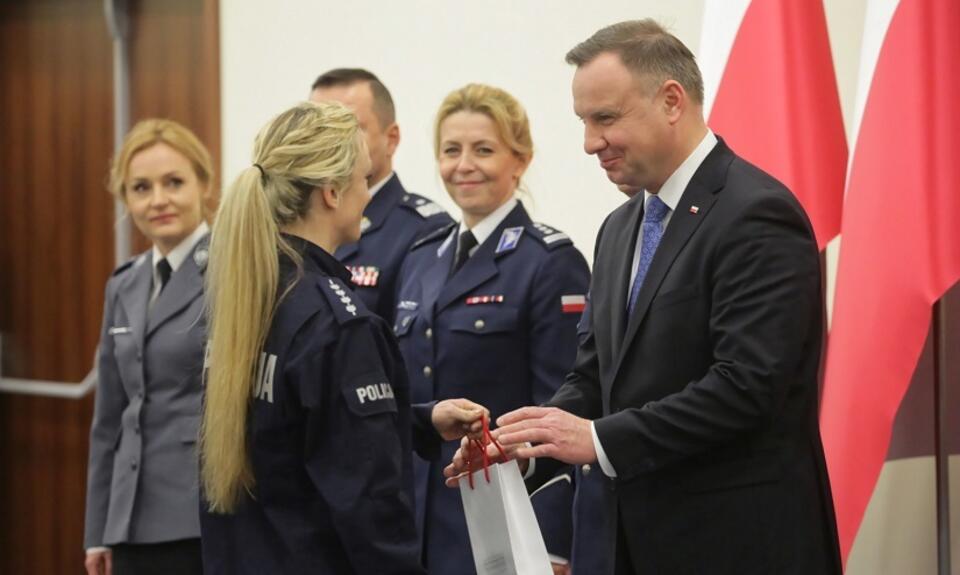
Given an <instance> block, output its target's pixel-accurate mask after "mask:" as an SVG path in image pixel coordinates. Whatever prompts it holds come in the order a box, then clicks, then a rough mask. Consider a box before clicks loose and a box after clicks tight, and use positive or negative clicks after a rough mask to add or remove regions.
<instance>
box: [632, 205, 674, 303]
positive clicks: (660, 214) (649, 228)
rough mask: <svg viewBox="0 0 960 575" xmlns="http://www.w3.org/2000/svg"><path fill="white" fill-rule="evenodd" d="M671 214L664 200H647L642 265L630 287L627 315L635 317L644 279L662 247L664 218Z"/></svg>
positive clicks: (644, 213)
mask: <svg viewBox="0 0 960 575" xmlns="http://www.w3.org/2000/svg"><path fill="white" fill-rule="evenodd" d="M669 213H670V206H668V205H667V204H665V203H663V200H661V199H660V198H658V197H657V196H650V197H649V198H647V203H646V205H645V206H644V208H643V223H641V224H640V233H642V234H643V243H642V244H641V246H640V263H638V264H637V275H636V276H635V277H634V278H633V286H631V287H630V299H629V300H628V301H629V303H628V304H627V315H628V317H629V316H630V315H633V308H634V306H635V305H637V295H639V293H640V286H642V285H643V278H645V277H646V276H647V270H649V269H650V262H652V261H653V254H655V253H657V246H659V245H660V238H662V237H663V218H665V217H666V216H667V214H669Z"/></svg>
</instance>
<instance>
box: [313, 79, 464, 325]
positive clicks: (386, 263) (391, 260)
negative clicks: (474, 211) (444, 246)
mask: <svg viewBox="0 0 960 575" xmlns="http://www.w3.org/2000/svg"><path fill="white" fill-rule="evenodd" d="M310 100H311V101H314V102H324V101H335V102H340V103H342V104H344V105H346V106H347V107H349V108H350V109H351V110H353V112H354V113H355V114H356V115H357V120H358V122H359V123H360V128H362V129H363V132H364V136H365V137H366V140H367V149H368V150H369V151H370V162H371V164H372V166H371V169H370V175H369V177H368V178H367V183H368V184H369V186H370V195H371V196H372V198H371V200H370V203H369V204H367V207H366V209H364V211H363V220H362V221H361V224H360V227H361V236H360V241H359V242H355V243H352V244H346V245H343V246H340V248H339V249H337V253H335V254H334V255H335V256H336V258H337V259H338V260H340V262H341V263H343V264H344V265H345V266H347V267H348V268H349V269H350V272H351V276H352V282H353V289H354V291H356V292H357V294H358V295H359V296H360V298H361V299H362V300H363V303H364V304H366V306H367V308H369V309H370V310H372V311H373V312H375V313H376V314H377V315H379V316H380V317H383V318H384V319H386V320H387V321H388V322H391V321H393V316H394V313H395V312H396V310H395V309H394V307H395V302H394V293H395V292H396V281H397V274H399V273H400V264H401V263H403V259H404V257H405V256H406V254H407V251H409V249H410V246H411V245H413V243H414V241H416V240H417V239H419V238H421V237H423V236H425V235H427V234H429V233H430V232H432V231H434V230H436V229H437V228H439V227H442V226H445V225H447V224H450V223H452V222H453V220H452V219H450V216H448V215H447V212H445V211H444V210H443V208H442V207H440V206H439V205H438V204H435V203H434V202H432V201H430V200H429V199H427V198H425V197H423V196H420V195H417V194H414V193H411V192H408V191H407V190H405V189H404V187H403V184H401V183H400V178H399V177H398V176H397V174H396V173H395V172H394V171H393V153H394V152H395V151H396V149H397V145H398V144H399V143H400V128H399V126H398V125H397V122H396V114H395V111H394V106H393V98H392V97H391V96H390V91H389V90H387V88H386V86H384V85H383V83H382V82H381V81H380V80H379V78H377V77H376V76H375V75H374V74H372V73H371V72H369V71H367V70H364V69H361V68H337V69H334V70H329V71H327V72H324V73H323V74H321V75H320V76H319V77H318V78H317V80H316V81H315V82H314V83H313V88H312V91H311V92H310Z"/></svg>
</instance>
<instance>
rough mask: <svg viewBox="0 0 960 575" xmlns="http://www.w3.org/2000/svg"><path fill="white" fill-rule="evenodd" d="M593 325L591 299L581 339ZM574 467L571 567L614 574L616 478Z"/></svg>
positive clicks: (581, 574) (585, 574) (588, 574)
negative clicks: (614, 483)
mask: <svg viewBox="0 0 960 575" xmlns="http://www.w3.org/2000/svg"><path fill="white" fill-rule="evenodd" d="M588 299H589V298H588ZM589 326H590V303H589V301H588V302H587V307H586V309H585V310H584V311H583V316H582V317H581V318H580V325H579V326H577V336H578V338H579V340H580V341H581V342H583V341H584V340H585V339H586V338H587V336H588V335H589V331H590V330H589ZM574 468H575V472H574V481H573V483H574V485H575V494H574V497H573V540H572V543H571V547H570V568H571V570H572V572H573V575H613V572H614V559H615V557H616V541H617V531H616V529H617V525H616V521H617V513H616V498H615V493H614V485H613V480H612V479H610V478H609V477H607V476H606V475H604V473H603V470H602V469H601V468H600V464H599V463H593V464H586V465H579V466H574Z"/></svg>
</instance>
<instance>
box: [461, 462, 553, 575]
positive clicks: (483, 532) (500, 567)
mask: <svg viewBox="0 0 960 575" xmlns="http://www.w3.org/2000/svg"><path fill="white" fill-rule="evenodd" d="M486 471H487V472H489V478H490V480H489V482H488V481H487V476H486V474H485V470H484V469H480V470H478V471H475V472H473V474H472V477H473V488H472V489H471V487H470V481H469V480H468V478H467V477H463V478H461V479H460V497H461V498H462V499H463V511H464V513H465V514H466V516H467V531H468V532H469V533H470V547H471V549H473V562H474V564H475V565H476V568H477V575H552V574H553V569H552V568H551V567H550V558H549V557H548V556H547V546H546V545H545V544H544V542H543V536H542V535H541V534H540V525H539V524H538V523H537V517H536V515H534V513H533V506H532V505H531V504H530V497H529V496H528V495H527V488H526V486H524V484H523V477H521V476H520V468H519V467H518V466H517V462H516V461H515V460H511V461H508V462H506V463H497V464H493V465H491V466H489V467H488V468H487V469H486Z"/></svg>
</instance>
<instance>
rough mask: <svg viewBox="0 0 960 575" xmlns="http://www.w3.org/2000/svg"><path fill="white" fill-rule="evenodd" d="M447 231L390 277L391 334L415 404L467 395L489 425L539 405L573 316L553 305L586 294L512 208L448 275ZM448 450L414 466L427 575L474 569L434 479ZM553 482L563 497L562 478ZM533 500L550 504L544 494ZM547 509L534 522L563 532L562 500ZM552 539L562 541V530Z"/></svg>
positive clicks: (557, 374) (545, 233)
mask: <svg viewBox="0 0 960 575" xmlns="http://www.w3.org/2000/svg"><path fill="white" fill-rule="evenodd" d="M454 230H456V226H455V225H451V226H448V227H447V228H444V229H441V230H438V231H437V232H435V233H434V234H432V235H431V236H428V237H426V238H424V239H423V240H421V241H420V242H418V243H417V244H415V246H414V248H413V249H412V251H411V252H410V255H409V256H407V261H406V262H405V263H404V266H403V270H402V272H401V277H400V288H399V291H398V296H397V313H396V317H395V321H394V331H395V333H396V334H397V336H398V339H399V341H400V348H401V350H402V351H403V357H404V360H405V362H406V364H407V370H408V373H409V374H410V381H411V386H412V389H413V398H414V401H415V402H422V401H430V400H442V399H448V398H455V397H467V398H469V399H472V400H474V401H476V402H478V403H481V404H482V405H484V406H486V407H487V408H489V409H490V413H491V417H492V418H494V419H496V418H497V417H498V416H500V415H502V414H504V413H506V412H508V411H511V410H513V409H517V408H519V407H522V406H525V405H536V404H539V403H543V402H545V401H546V400H547V399H549V398H550V397H551V396H552V394H553V393H554V391H555V390H556V389H557V388H558V387H559V386H560V384H561V383H562V382H563V378H564V375H565V374H566V372H567V370H568V369H569V368H570V367H571V366H572V365H573V361H574V359H575V356H576V349H577V334H576V328H577V320H578V319H579V316H580V313H579V310H575V311H571V310H568V313H564V309H563V307H562V304H561V302H562V297H563V296H565V295H567V296H581V297H582V296H583V295H584V294H585V293H586V291H587V286H588V283H589V281H590V272H589V269H588V267H587V263H586V261H585V260H584V259H583V256H582V255H581V254H580V252H579V251H578V250H577V249H576V248H575V247H574V246H573V244H572V242H571V241H570V239H569V238H567V236H566V235H565V234H562V233H560V232H557V231H556V230H553V229H551V228H548V227H547V226H543V225H541V224H534V223H533V222H532V221H531V220H530V217H529V216H528V215H527V212H526V210H524V208H523V205H522V204H518V205H517V207H515V208H514V209H513V210H512V211H511V212H510V213H509V214H508V215H507V217H506V218H505V219H504V221H503V222H501V223H500V225H499V226H498V227H497V229H496V230H495V231H494V232H493V233H492V234H491V235H490V237H489V238H487V240H486V241H484V243H483V244H481V245H480V246H479V247H478V248H477V250H476V252H475V253H474V254H473V255H472V256H471V257H470V258H469V259H468V260H467V261H466V263H465V264H464V265H463V267H462V268H461V269H460V270H459V271H458V272H457V273H456V274H455V275H454V276H453V277H451V278H450V279H447V276H448V273H449V270H450V267H451V262H452V261H453V257H454V252H455V248H456V244H455V238H452V237H451V235H452V234H453V233H455V232H454ZM498 248H499V249H498ZM458 445H459V443H458V442H446V443H443V444H442V447H441V449H440V453H438V454H436V455H437V457H436V458H435V459H434V460H433V461H424V460H422V459H416V460H415V463H414V469H415V475H416V490H417V491H416V492H417V515H418V516H417V519H418V525H419V526H420V527H421V529H423V536H424V546H425V548H424V552H425V558H426V564H427V568H428V569H429V570H430V572H431V573H438V574H446V573H457V574H461V573H472V572H473V560H472V554H471V551H470V543H469V538H468V536H467V528H466V521H465V519H464V516H463V506H462V503H461V501H460V494H459V492H458V491H457V490H455V489H449V488H447V487H445V486H444V485H443V478H442V473H441V472H442V469H443V466H444V465H446V464H447V463H449V461H450V460H451V458H452V457H453V454H454V452H455V451H456V449H457V446H458ZM555 485H556V486H557V487H558V488H561V487H564V486H566V488H567V489H566V491H568V492H569V491H570V490H569V481H560V482H558V483H556V484H555ZM542 495H543V498H544V499H552V498H551V497H549V495H550V493H549V490H545V491H544V492H542ZM538 496H539V494H538ZM571 496H572V495H571ZM537 499H538V497H536V496H535V497H534V506H535V507H538V505H537ZM550 507H551V508H550V509H542V508H538V509H537V511H538V517H539V519H540V524H541V525H543V526H554V525H564V524H565V525H567V526H569V524H570V508H571V501H570V499H569V497H568V498H567V499H566V501H565V502H564V503H553V504H552V505H551V506H550ZM424 525H425V528H424ZM567 531H569V527H568V528H567ZM545 535H546V536H547V537H546V539H550V538H551V537H550V535H549V534H548V533H545ZM561 538H565V539H566V540H567V545H568V544H569V533H567V534H566V535H564V536H562V537H561ZM547 544H548V550H549V551H550V552H551V553H555V554H558V555H563V556H569V555H568V549H560V548H558V547H557V545H555V544H552V543H551V541H547Z"/></svg>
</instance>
